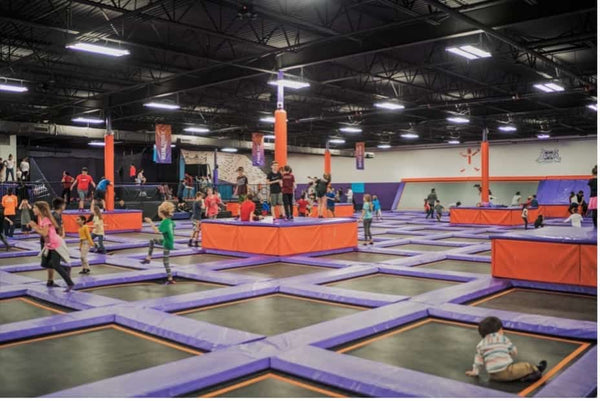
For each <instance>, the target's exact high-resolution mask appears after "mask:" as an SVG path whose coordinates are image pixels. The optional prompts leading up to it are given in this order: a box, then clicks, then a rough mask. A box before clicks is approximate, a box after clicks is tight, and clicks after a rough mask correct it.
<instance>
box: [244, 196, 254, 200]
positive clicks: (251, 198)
mask: <svg viewBox="0 0 600 401" xmlns="http://www.w3.org/2000/svg"><path fill="white" fill-rule="evenodd" d="M246 200H249V201H254V197H253V196H252V194H248V195H246Z"/></svg>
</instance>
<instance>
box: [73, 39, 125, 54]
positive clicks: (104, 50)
mask: <svg viewBox="0 0 600 401" xmlns="http://www.w3.org/2000/svg"><path fill="white" fill-rule="evenodd" d="M66 47H67V49H72V50H80V51H84V52H88V53H96V54H103V55H105V56H112V57H122V56H128V55H129V50H127V49H117V48H115V47H108V46H100V45H94V44H92V43H87V42H78V43H73V44H71V45H67V46H66Z"/></svg>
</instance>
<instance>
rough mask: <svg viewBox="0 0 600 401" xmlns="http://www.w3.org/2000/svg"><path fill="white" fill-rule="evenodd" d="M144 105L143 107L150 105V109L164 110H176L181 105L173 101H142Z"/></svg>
mask: <svg viewBox="0 0 600 401" xmlns="http://www.w3.org/2000/svg"><path fill="white" fill-rule="evenodd" d="M144 106H145V107H150V108H152V109H165V110H177V109H179V108H180V107H181V106H179V105H178V104H173V103H159V102H150V103H144Z"/></svg>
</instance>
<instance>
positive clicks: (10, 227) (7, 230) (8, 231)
mask: <svg viewBox="0 0 600 401" xmlns="http://www.w3.org/2000/svg"><path fill="white" fill-rule="evenodd" d="M4 217H5V218H7V219H9V220H10V221H12V224H10V223H9V222H8V221H4V222H3V223H4V235H6V236H7V237H12V236H13V234H14V233H15V216H4Z"/></svg>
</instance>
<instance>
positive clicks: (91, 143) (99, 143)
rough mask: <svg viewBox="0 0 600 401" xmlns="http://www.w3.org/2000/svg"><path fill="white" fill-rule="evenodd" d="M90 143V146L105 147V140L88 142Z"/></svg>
mask: <svg viewBox="0 0 600 401" xmlns="http://www.w3.org/2000/svg"><path fill="white" fill-rule="evenodd" d="M88 145H90V146H97V147H99V148H103V147H104V142H100V141H91V142H88Z"/></svg>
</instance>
